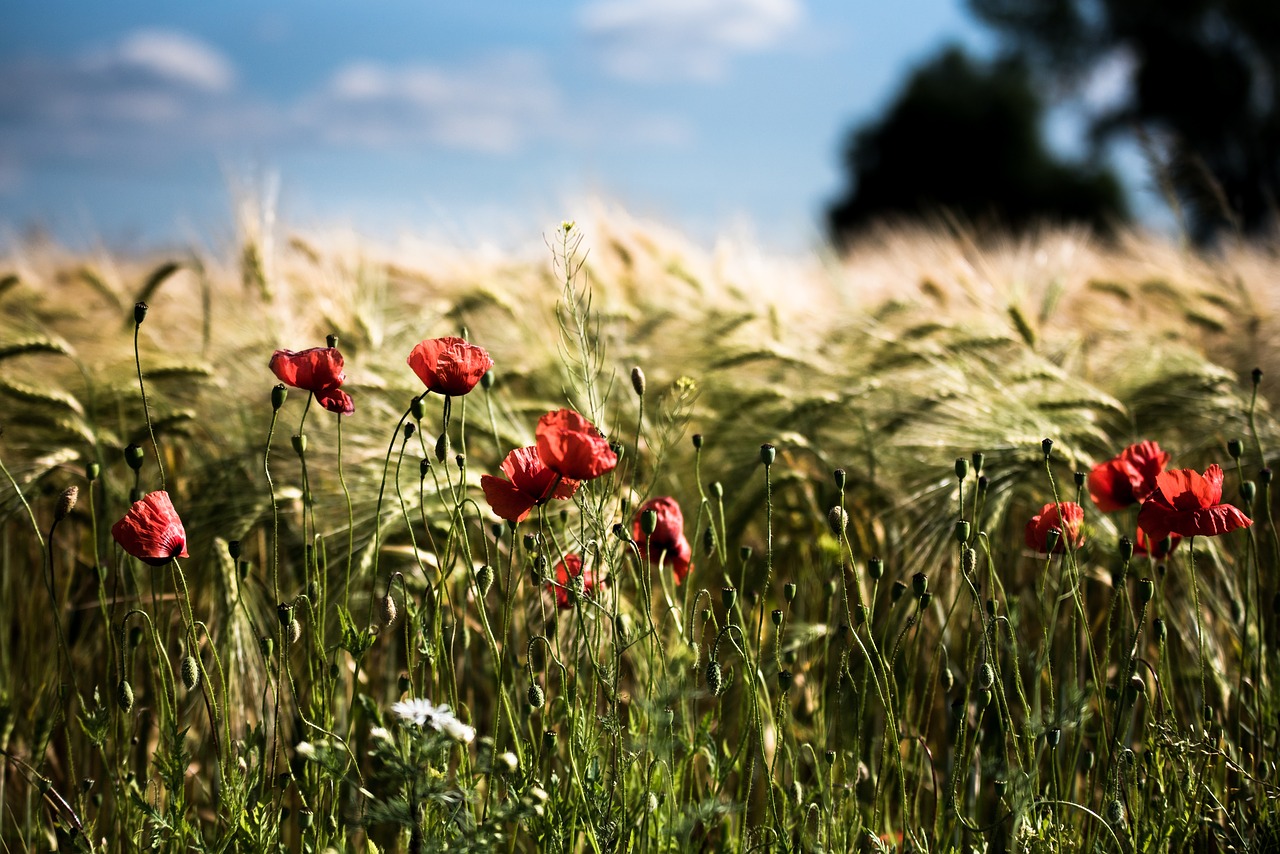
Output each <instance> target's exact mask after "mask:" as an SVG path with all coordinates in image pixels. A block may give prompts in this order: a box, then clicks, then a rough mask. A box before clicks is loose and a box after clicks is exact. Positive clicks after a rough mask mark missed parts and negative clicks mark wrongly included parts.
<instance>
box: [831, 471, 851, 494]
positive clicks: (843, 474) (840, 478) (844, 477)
mask: <svg viewBox="0 0 1280 854" xmlns="http://www.w3.org/2000/svg"><path fill="white" fill-rule="evenodd" d="M831 476H832V477H833V478H834V479H835V482H836V489H839V490H840V491H842V492H843V491H844V487H845V484H846V483H848V482H849V473H848V472H847V471H845V470H844V469H836V470H835V471H833V472H832V473H831Z"/></svg>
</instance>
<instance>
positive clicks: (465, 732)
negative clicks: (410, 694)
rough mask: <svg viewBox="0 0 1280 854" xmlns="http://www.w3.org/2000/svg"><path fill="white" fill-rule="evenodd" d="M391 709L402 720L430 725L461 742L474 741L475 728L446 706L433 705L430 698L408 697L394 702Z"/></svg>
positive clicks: (418, 724)
mask: <svg viewBox="0 0 1280 854" xmlns="http://www.w3.org/2000/svg"><path fill="white" fill-rule="evenodd" d="M391 711H393V712H395V713H396V714H397V715H399V716H400V717H401V719H402V720H405V721H408V722H409V723H412V724H415V725H416V726H430V727H431V728H432V729H434V730H436V731H437V732H443V733H444V734H445V735H447V736H449V737H450V738H452V739H454V740H455V741H460V742H462V743H463V744H470V743H471V742H473V741H475V738H476V731H475V728H474V727H471V726H468V725H467V724H464V723H463V722H462V721H460V720H458V719H457V717H455V716H454V714H453V712H451V711H449V707H448V706H434V705H432V704H431V701H430V700H423V699H409V700H402V701H401V702H399V703H396V704H395V705H393V706H392V707H391Z"/></svg>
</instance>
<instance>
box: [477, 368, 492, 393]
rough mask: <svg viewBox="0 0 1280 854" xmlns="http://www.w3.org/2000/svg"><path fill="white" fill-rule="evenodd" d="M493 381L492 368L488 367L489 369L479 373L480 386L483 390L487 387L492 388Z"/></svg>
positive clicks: (487, 388)
mask: <svg viewBox="0 0 1280 854" xmlns="http://www.w3.org/2000/svg"><path fill="white" fill-rule="evenodd" d="M493 381H494V376H493V368H490V369H489V370H487V371H485V372H484V373H483V374H481V375H480V388H482V389H484V390H485V391H488V390H489V389H491V388H493Z"/></svg>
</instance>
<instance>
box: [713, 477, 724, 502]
mask: <svg viewBox="0 0 1280 854" xmlns="http://www.w3.org/2000/svg"><path fill="white" fill-rule="evenodd" d="M711 494H712V495H713V496H714V497H715V499H716V501H719V500H720V499H721V498H724V484H722V483H721V482H720V481H718V480H717V481H713V482H712V484H711Z"/></svg>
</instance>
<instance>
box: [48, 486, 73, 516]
mask: <svg viewBox="0 0 1280 854" xmlns="http://www.w3.org/2000/svg"><path fill="white" fill-rule="evenodd" d="M79 498H80V487H78V486H68V487H67V488H66V489H64V490H62V494H61V495H59V496H58V506H57V507H55V508H54V511H53V521H55V522H61V521H62V520H63V519H65V518H67V515H68V514H69V513H70V512H71V511H72V510H74V509H75V508H76V501H77V500H78V499H79Z"/></svg>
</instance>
